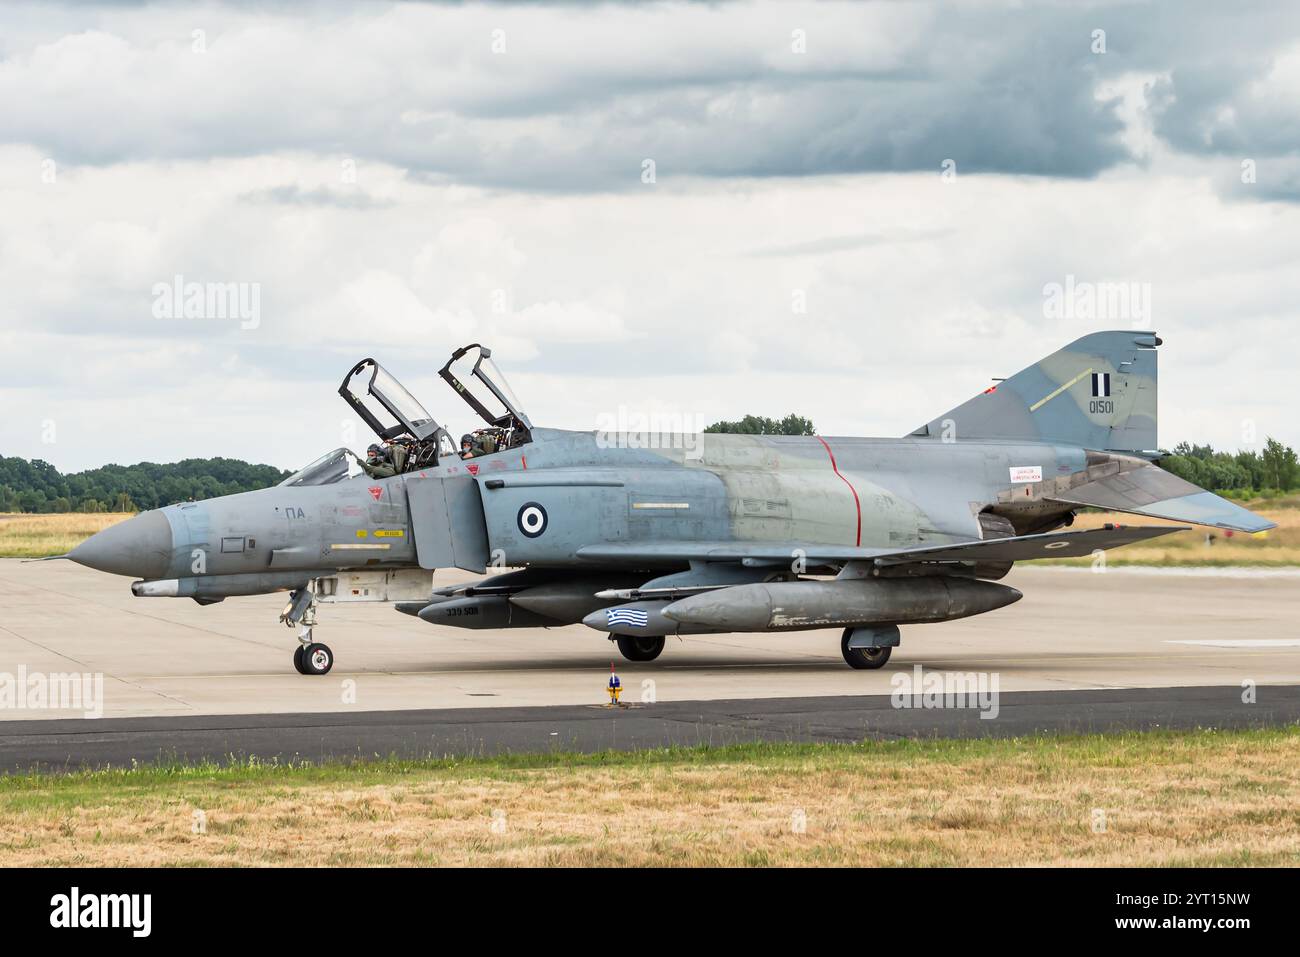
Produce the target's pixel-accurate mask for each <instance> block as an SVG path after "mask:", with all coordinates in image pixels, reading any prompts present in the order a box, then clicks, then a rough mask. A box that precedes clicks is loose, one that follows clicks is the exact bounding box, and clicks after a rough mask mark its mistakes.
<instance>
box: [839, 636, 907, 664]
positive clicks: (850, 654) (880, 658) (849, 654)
mask: <svg viewBox="0 0 1300 957" xmlns="http://www.w3.org/2000/svg"><path fill="white" fill-rule="evenodd" d="M852 634H853V629H852V628H845V629H844V634H843V636H842V637H841V638H840V654H842V655H843V656H844V660H845V661H846V662H848V666H849V667H850V668H857V669H858V670H859V671H875V670H876V669H877V668H883V667H885V665H886V664H887V663H888V662H889V653H890V652H891V651H893V650H894V649H893V648H850V647H849V638H850V637H851V636H852Z"/></svg>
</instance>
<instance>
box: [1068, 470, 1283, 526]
mask: <svg viewBox="0 0 1300 957" xmlns="http://www.w3.org/2000/svg"><path fill="white" fill-rule="evenodd" d="M1046 497H1047V498H1050V499H1052V500H1053V501H1057V502H1064V503H1066V504H1069V505H1090V506H1092V507H1094V508H1104V509H1107V510H1108V511H1113V512H1131V513H1133V514H1135V515H1146V516H1149V517H1150V518H1167V519H1171V520H1173V521H1175V522H1192V523H1193V524H1196V525H1213V526H1215V527H1217V528H1231V529H1236V530H1237V531H1239V532H1262V531H1265V530H1266V529H1270V528H1274V527H1276V525H1277V523H1276V522H1270V521H1269V520H1268V519H1266V518H1263V517H1261V516H1259V515H1256V514H1255V513H1254V512H1252V511H1250V510H1249V509H1246V508H1242V507H1241V506H1240V505H1237V504H1236V503H1234V502H1229V501H1228V500H1227V499H1226V498H1220V497H1219V496H1218V495H1215V494H1214V493H1213V492H1207V491H1205V489H1203V488H1201V487H1199V486H1197V485H1193V484H1192V483H1191V482H1187V481H1184V480H1183V479H1180V478H1179V477H1178V476H1177V475H1173V474H1171V473H1169V472H1166V471H1165V470H1164V469H1161V468H1156V467H1155V466H1154V465H1144V466H1142V467H1140V468H1135V469H1130V470H1129V471H1126V472H1119V473H1116V474H1114V475H1106V476H1103V477H1102V478H1099V479H1095V480H1094V481H1091V482H1087V483H1085V484H1083V485H1079V486H1076V487H1075V488H1072V489H1068V490H1066V491H1063V492H1058V493H1053V494H1049V495H1047V496H1046Z"/></svg>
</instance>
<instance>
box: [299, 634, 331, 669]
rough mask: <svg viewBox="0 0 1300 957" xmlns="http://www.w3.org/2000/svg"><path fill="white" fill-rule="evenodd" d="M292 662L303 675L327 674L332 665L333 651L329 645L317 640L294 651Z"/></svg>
mask: <svg viewBox="0 0 1300 957" xmlns="http://www.w3.org/2000/svg"><path fill="white" fill-rule="evenodd" d="M293 663H294V665H295V666H296V667H297V668H298V670H299V671H301V672H302V673H303V674H305V675H327V674H329V672H330V669H331V668H333V667H334V652H332V651H330V649H329V645H322V644H320V643H319V642H316V643H313V644H310V645H306V646H305V647H301V648H299V649H298V651H297V652H295V653H294V656H293Z"/></svg>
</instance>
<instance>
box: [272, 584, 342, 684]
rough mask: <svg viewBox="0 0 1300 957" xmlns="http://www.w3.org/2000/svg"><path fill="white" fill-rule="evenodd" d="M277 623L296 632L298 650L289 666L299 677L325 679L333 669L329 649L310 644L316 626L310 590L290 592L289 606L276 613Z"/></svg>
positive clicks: (318, 643) (301, 589) (332, 658)
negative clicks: (278, 613)
mask: <svg viewBox="0 0 1300 957" xmlns="http://www.w3.org/2000/svg"><path fill="white" fill-rule="evenodd" d="M280 621H282V622H284V624H285V625H287V626H288V627H290V628H295V627H296V628H297V629H298V647H297V648H296V649H294V652H293V666H294V668H296V669H297V670H298V674H300V675H327V674H329V671H330V669H331V668H333V667H334V652H332V651H330V648H329V645H322V644H321V643H320V642H318V641H313V640H312V634H311V630H312V628H313V627H314V626H315V624H316V595H315V593H313V592H312V590H311V588H310V586H309V587H307V588H300V589H298V590H297V591H294V592H290V594H289V604H287V605H285V606H284V611H282V612H281V613H280Z"/></svg>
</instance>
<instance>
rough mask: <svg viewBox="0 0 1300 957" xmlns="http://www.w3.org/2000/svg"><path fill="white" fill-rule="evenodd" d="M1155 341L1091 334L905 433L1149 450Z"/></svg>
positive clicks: (1140, 335) (1145, 336) (1148, 335)
mask: <svg viewBox="0 0 1300 957" xmlns="http://www.w3.org/2000/svg"><path fill="white" fill-rule="evenodd" d="M1159 345H1160V339H1158V338H1157V337H1156V334H1155V333H1154V332H1131V331H1126V330H1116V331H1112V332H1094V333H1093V334H1091V335H1087V336H1084V337H1083V338H1082V339H1076V340H1075V341H1074V342H1072V343H1070V344H1069V345H1068V346H1066V347H1065V348H1064V349H1061V350H1060V351H1059V352H1053V353H1052V354H1051V355H1050V356H1048V357H1047V358H1045V359H1042V360H1040V361H1039V362H1036V363H1035V364H1034V365H1032V366H1030V367H1029V368H1028V369H1022V370H1021V371H1020V372H1017V373H1016V374H1015V375H1013V376H1012V377H1011V378H1009V379H1006V380H1005V381H1003V382H999V383H998V384H997V385H995V386H993V387H992V388H990V389H988V390H986V391H985V392H984V393H982V394H981V395H977V396H975V398H973V399H971V400H969V401H968V402H964V403H962V404H961V405H959V406H957V408H955V409H953V410H952V411H950V412H947V413H945V414H944V415H941V416H939V417H938V418H936V419H933V420H932V421H930V422H929V423H927V424H926V425H923V426H922V427H921V428H919V429H917V430H916V431H915V432H914V433H912V434H913V435H931V436H936V437H939V436H942V437H952V438H955V439H956V440H958V441H960V440H962V439H1003V440H1007V441H1016V440H1024V441H1042V442H1059V443H1061V444H1064V445H1077V446H1081V447H1083V448H1088V449H1096V450H1098V451H1119V452H1137V453H1142V452H1151V451H1155V450H1156V449H1157V448H1158V446H1157V443H1156V347H1157V346H1159Z"/></svg>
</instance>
